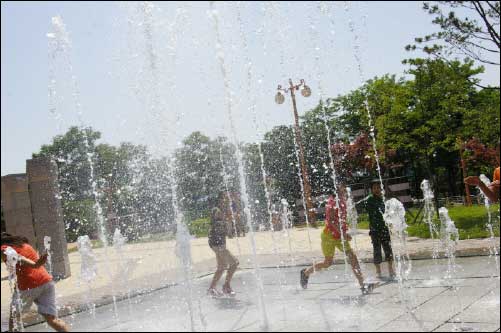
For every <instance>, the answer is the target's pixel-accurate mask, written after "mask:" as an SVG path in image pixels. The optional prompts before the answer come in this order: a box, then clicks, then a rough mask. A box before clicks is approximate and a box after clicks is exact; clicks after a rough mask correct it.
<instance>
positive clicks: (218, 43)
mask: <svg viewBox="0 0 501 333" xmlns="http://www.w3.org/2000/svg"><path fill="white" fill-rule="evenodd" d="M210 17H211V18H212V20H213V22H214V30H215V33H216V51H217V59H218V62H219V65H220V69H221V73H222V76H223V80H224V87H225V93H226V104H227V109H228V119H229V122H230V127H231V135H232V139H233V144H234V146H235V149H236V157H237V162H238V174H239V178H240V187H241V193H242V200H243V203H244V206H245V207H244V213H245V217H246V219H247V224H248V226H249V235H250V241H251V248H252V254H253V258H254V260H253V261H254V263H253V264H254V275H255V277H256V282H257V286H258V296H259V304H260V308H261V315H262V323H263V329H265V330H267V329H268V327H269V323H268V316H267V314H266V305H265V302H264V295H263V294H264V291H263V284H262V280H261V276H260V272H259V265H258V262H257V253H256V240H255V237H254V230H253V226H252V222H251V221H252V216H251V213H250V202H249V197H248V194H247V184H246V180H245V174H244V166H243V159H242V152H241V150H240V147H239V143H238V139H237V135H236V129H235V125H234V121H233V98H232V94H231V90H230V83H229V76H228V73H227V67H226V64H225V58H224V52H223V48H222V43H221V36H220V31H219V18H218V12H217V10H216V9H215V8H214V2H213V1H211V2H210Z"/></svg>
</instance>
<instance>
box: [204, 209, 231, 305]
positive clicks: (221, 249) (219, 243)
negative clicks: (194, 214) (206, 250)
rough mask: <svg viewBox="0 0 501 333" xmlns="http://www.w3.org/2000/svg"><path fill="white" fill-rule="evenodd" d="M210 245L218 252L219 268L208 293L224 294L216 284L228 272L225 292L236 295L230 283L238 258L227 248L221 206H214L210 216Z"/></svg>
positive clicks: (213, 294) (218, 295)
mask: <svg viewBox="0 0 501 333" xmlns="http://www.w3.org/2000/svg"><path fill="white" fill-rule="evenodd" d="M210 221H211V225H210V229H209V246H210V248H211V249H212V250H213V251H214V252H215V253H216V260H217V270H216V272H215V273H214V277H213V279H212V283H211V284H210V287H209V290H208V291H207V293H208V294H209V295H210V296H213V297H220V296H223V294H222V293H221V292H220V291H218V290H217V289H216V285H217V283H218V281H219V279H220V278H221V276H222V275H223V272H224V271H225V270H227V272H226V281H225V283H224V285H223V293H224V294H226V295H229V296H234V295H235V292H234V291H233V290H232V289H231V286H230V283H231V278H232V277H233V274H234V273H235V271H236V270H237V267H238V260H237V259H236V258H235V257H234V256H233V255H232V254H231V252H230V251H228V249H227V248H226V223H225V221H224V219H223V213H222V211H221V209H219V207H214V208H213V209H212V211H211V216H210Z"/></svg>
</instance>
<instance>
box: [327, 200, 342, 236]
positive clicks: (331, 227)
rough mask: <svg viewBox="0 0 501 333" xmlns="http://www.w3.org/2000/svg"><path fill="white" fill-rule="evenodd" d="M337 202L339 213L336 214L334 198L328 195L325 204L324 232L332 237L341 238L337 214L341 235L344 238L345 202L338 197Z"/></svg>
mask: <svg viewBox="0 0 501 333" xmlns="http://www.w3.org/2000/svg"><path fill="white" fill-rule="evenodd" d="M339 204H340V206H341V214H338V209H337V207H336V199H334V197H332V196H330V197H329V200H328V201H327V204H326V205H325V228H324V233H326V234H331V235H332V238H334V239H341V233H340V232H339V215H341V221H342V228H343V236H344V239H346V230H348V226H347V225H346V203H345V202H344V200H342V199H340V200H339Z"/></svg>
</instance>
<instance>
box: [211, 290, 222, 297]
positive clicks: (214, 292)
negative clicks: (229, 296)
mask: <svg viewBox="0 0 501 333" xmlns="http://www.w3.org/2000/svg"><path fill="white" fill-rule="evenodd" d="M207 295H209V296H211V297H221V296H223V294H222V293H221V292H220V291H219V290H217V289H216V288H209V290H207Z"/></svg>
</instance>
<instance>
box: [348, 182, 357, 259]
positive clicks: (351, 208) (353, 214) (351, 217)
mask: <svg viewBox="0 0 501 333" xmlns="http://www.w3.org/2000/svg"><path fill="white" fill-rule="evenodd" d="M346 196H347V198H348V199H347V200H346V223H347V224H348V225H349V226H350V229H351V230H350V235H351V236H352V239H353V245H354V246H353V247H354V248H355V252H356V251H357V238H356V236H357V233H358V228H357V224H358V213H357V208H356V206H355V203H354V202H353V197H352V195H351V188H350V187H347V188H346Z"/></svg>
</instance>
